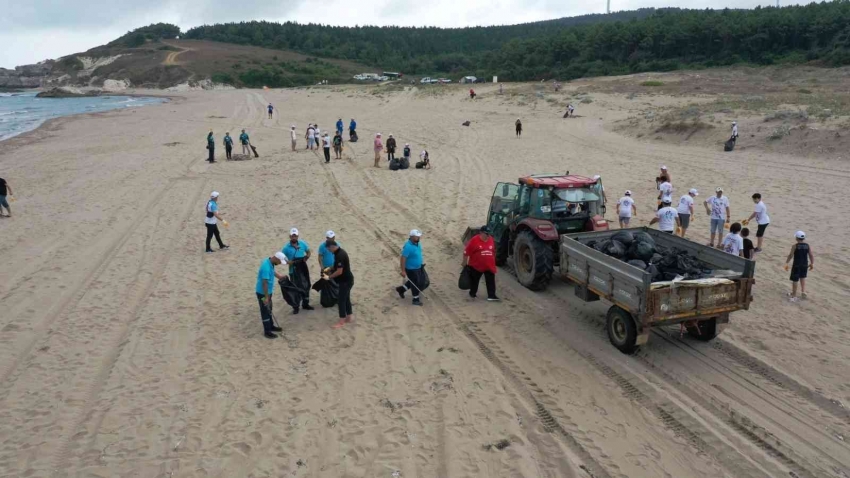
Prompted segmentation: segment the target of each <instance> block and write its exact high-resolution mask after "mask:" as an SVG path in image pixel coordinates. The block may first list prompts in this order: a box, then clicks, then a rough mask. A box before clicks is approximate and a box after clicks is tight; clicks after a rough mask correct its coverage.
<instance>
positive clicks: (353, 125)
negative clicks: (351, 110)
mask: <svg viewBox="0 0 850 478" xmlns="http://www.w3.org/2000/svg"><path fill="white" fill-rule="evenodd" d="M356 137H357V122H356V121H354V118H351V121H350V122H349V123H348V139H349V140H351V139H352V138H356Z"/></svg>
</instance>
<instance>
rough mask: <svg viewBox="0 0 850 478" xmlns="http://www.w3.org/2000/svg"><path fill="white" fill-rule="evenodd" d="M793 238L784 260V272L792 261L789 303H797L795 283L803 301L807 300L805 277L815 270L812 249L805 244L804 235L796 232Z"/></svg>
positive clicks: (801, 232)
mask: <svg viewBox="0 0 850 478" xmlns="http://www.w3.org/2000/svg"><path fill="white" fill-rule="evenodd" d="M794 237H795V239H796V242H795V243H794V245H793V246H791V252H790V253H789V254H788V258H787V259H785V270H786V271H787V270H788V263H789V262H791V260H792V259H793V260H794V262H793V263H792V264H791V293H790V294H788V297H790V298H791V302H797V282H799V283H800V292H802V297H803V298H804V299H805V298H807V296H806V277H808V275H809V271H810V270H813V269H814V268H815V255H814V253H813V252H812V248H811V247H810V246H809V244H808V243H807V242H806V233H805V232H803V231H797V232H796V233H795V234H794Z"/></svg>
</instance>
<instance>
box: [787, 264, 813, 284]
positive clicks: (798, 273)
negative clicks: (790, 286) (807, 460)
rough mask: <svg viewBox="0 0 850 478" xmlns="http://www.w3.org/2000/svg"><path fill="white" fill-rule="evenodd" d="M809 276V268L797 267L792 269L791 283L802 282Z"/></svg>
mask: <svg viewBox="0 0 850 478" xmlns="http://www.w3.org/2000/svg"><path fill="white" fill-rule="evenodd" d="M808 275H809V266H795V267H792V268H791V282H800V279H805V278H806V277H808Z"/></svg>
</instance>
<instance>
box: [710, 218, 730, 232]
mask: <svg viewBox="0 0 850 478" xmlns="http://www.w3.org/2000/svg"><path fill="white" fill-rule="evenodd" d="M724 224H726V221H724V220H723V219H714V218H711V229H710V232H711V234H721V235H722V234H723V225H724Z"/></svg>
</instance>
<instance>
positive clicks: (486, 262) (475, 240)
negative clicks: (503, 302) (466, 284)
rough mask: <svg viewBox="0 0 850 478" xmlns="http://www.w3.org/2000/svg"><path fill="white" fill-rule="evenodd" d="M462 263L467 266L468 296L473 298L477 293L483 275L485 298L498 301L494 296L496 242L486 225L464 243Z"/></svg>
mask: <svg viewBox="0 0 850 478" xmlns="http://www.w3.org/2000/svg"><path fill="white" fill-rule="evenodd" d="M463 265H464V267H466V266H469V275H470V279H471V287H470V288H469V296H470V297H472V298H473V299H474V298H475V296H476V295H477V294H478V283H479V282H480V281H481V276H482V275H483V276H484V282H485V283H486V284H487V300H488V301H490V302H498V301H499V300H500V299H499V298H498V297H496V242H495V241H494V240H493V236H491V235H490V230H489V229H488V228H487V226H483V227H482V228H481V229H480V230H479V231H478V234H477V235H476V236H473V237H472V239H470V240H469V242H467V243H466V247H465V248H464V250H463Z"/></svg>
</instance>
